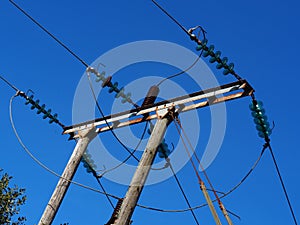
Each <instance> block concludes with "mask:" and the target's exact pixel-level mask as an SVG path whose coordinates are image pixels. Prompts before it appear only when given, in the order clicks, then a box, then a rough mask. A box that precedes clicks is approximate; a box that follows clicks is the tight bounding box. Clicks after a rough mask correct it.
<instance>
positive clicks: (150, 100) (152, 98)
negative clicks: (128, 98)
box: [142, 85, 159, 107]
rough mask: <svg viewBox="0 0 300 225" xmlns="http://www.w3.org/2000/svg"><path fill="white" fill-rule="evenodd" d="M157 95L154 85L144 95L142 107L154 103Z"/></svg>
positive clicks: (157, 91)
mask: <svg viewBox="0 0 300 225" xmlns="http://www.w3.org/2000/svg"><path fill="white" fill-rule="evenodd" d="M158 94H159V87H158V86H156V85H154V86H152V87H150V89H149V91H148V93H147V95H146V98H145V99H144V101H143V104H142V107H145V106H148V105H152V104H153V103H154V102H155V100H156V98H157V96H158Z"/></svg>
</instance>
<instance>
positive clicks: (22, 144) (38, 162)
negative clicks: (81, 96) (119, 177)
mask: <svg viewBox="0 0 300 225" xmlns="http://www.w3.org/2000/svg"><path fill="white" fill-rule="evenodd" d="M17 96H18V95H14V96H12V97H11V99H10V103H9V118H10V123H11V126H12V129H13V132H14V134H15V136H16V138H17V140H18V142H19V144H20V145H21V146H22V148H23V149H24V150H25V152H26V153H27V155H29V157H30V158H31V159H32V160H33V161H34V162H35V163H37V164H38V165H39V166H40V167H42V168H43V169H44V170H46V171H47V172H49V173H51V174H52V175H54V176H56V177H58V178H61V179H64V180H66V181H68V182H70V183H72V184H74V185H77V186H79V187H82V188H85V189H87V190H90V191H94V192H97V193H99V194H102V195H107V196H110V197H112V198H114V199H118V200H119V199H121V198H119V197H118V196H116V195H113V194H109V193H107V192H106V193H105V192H103V191H100V190H98V189H95V188H92V187H90V186H87V185H84V184H82V183H79V182H76V181H72V180H69V179H66V178H64V177H62V176H61V175H59V174H58V173H56V172H55V171H53V170H52V169H50V168H49V167H47V166H46V165H45V164H43V163H42V162H41V161H40V160H39V159H37V158H36V157H35V156H34V155H33V153H32V152H31V151H30V150H29V149H28V148H27V147H26V145H25V144H24V142H23V141H22V139H21V137H20V135H19V134H18V132H17V129H16V127H15V123H14V120H13V112H12V103H13V99H14V98H15V97H17Z"/></svg>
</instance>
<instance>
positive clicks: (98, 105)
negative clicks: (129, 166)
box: [87, 75, 140, 162]
mask: <svg viewBox="0 0 300 225" xmlns="http://www.w3.org/2000/svg"><path fill="white" fill-rule="evenodd" d="M87 77H88V81H89V86H90V89H91V91H92V95H93V99H94V101H95V103H96V106H97V109H98V110H99V112H100V114H101V116H102V117H103V118H104V121H105V123H106V125H107V126H108V127H110V125H109V124H108V122H107V120H106V119H105V115H104V112H103V110H102V109H101V107H100V104H99V102H98V101H97V97H96V94H95V90H94V88H93V85H92V81H91V78H90V76H89V75H88V76H87ZM109 130H110V132H111V133H112V135H113V136H114V137H115V139H116V140H117V141H118V142H119V144H120V145H121V146H122V147H123V148H124V149H125V150H126V151H127V152H128V153H129V154H130V155H131V156H132V157H133V158H134V159H135V160H136V161H137V162H139V161H140V160H139V159H138V158H137V157H136V156H135V155H134V154H133V152H131V151H130V150H129V149H128V147H127V146H126V145H125V144H124V143H123V142H122V141H121V140H120V139H119V138H118V136H117V135H116V133H115V132H114V131H113V129H109Z"/></svg>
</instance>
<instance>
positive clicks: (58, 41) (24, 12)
mask: <svg viewBox="0 0 300 225" xmlns="http://www.w3.org/2000/svg"><path fill="white" fill-rule="evenodd" d="M9 2H11V3H12V4H13V5H14V6H15V7H16V8H17V9H18V10H20V11H21V12H22V13H23V14H24V15H25V16H26V17H27V18H29V19H30V20H31V21H32V22H33V23H35V24H36V25H37V26H38V27H39V28H41V29H42V30H43V31H44V32H46V33H47V34H48V35H49V36H50V37H51V38H52V39H54V40H55V41H56V42H57V43H58V44H59V45H61V46H62V47H63V48H64V49H66V50H67V51H68V52H69V53H70V54H71V55H73V56H74V57H75V58H76V59H77V60H79V61H80V62H81V63H82V64H83V65H84V66H85V67H86V68H89V65H88V64H87V63H86V62H85V61H84V60H83V59H82V58H80V57H79V56H78V55H77V54H75V53H74V52H73V51H72V50H71V49H70V48H69V47H68V46H66V45H65V44H64V43H63V42H62V41H60V40H59V39H58V38H57V37H55V36H54V35H53V34H52V33H51V32H50V31H48V30H47V29H46V28H45V27H44V26H42V25H41V24H40V23H39V22H38V21H36V20H35V19H34V18H33V17H32V16H30V15H29V14H28V13H27V12H26V11H25V10H23V9H22V8H21V7H20V6H19V5H17V4H16V3H15V2H14V1H12V0H9ZM89 81H90V78H89ZM90 82H91V81H90ZM90 87H91V88H92V86H91V85H90ZM92 92H93V97H94V99H96V105H97V108H98V110H99V112H100V114H101V115H102V116H103V117H104V113H103V111H102V109H101V107H100V105H99V103H98V101H97V98H96V95H95V93H94V91H93V89H92ZM105 122H106V124H107V126H109V125H108V122H107V120H105ZM111 132H112V134H113V136H114V137H115V138H116V140H117V141H118V142H119V143H120V144H121V145H122V146H123V148H124V149H126V151H128V153H129V154H130V155H131V156H132V157H133V158H134V159H135V160H137V161H139V160H138V158H136V156H134V155H133V154H132V153H131V151H130V150H129V149H128V148H127V147H126V146H125V144H124V143H122V142H121V140H120V139H119V138H118V137H117V135H116V134H115V132H114V131H112V130H111Z"/></svg>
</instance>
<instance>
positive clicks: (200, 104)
mask: <svg viewBox="0 0 300 225" xmlns="http://www.w3.org/2000/svg"><path fill="white" fill-rule="evenodd" d="M253 92H254V89H253V88H252V87H251V85H250V84H249V83H248V82H247V81H246V80H239V81H237V82H234V83H230V84H225V85H222V86H219V87H215V88H210V89H207V90H202V91H198V92H195V93H191V94H189V95H185V96H180V97H176V98H173V99H169V100H165V101H161V102H158V103H155V104H150V105H147V106H145V107H140V108H135V109H132V110H128V111H125V112H119V113H116V114H112V115H108V116H105V117H103V118H96V119H95V120H91V121H86V122H83V123H80V124H73V125H71V126H68V127H64V132H63V133H64V134H69V135H70V136H71V139H72V138H74V139H79V142H83V143H82V148H84V149H81V150H80V153H81V155H80V157H79V155H78V158H76V160H75V162H77V165H76V166H75V169H73V174H72V176H70V178H69V180H71V179H72V177H73V175H74V173H75V170H76V168H77V166H78V164H79V161H80V159H81V157H82V154H83V152H84V151H85V149H86V147H87V145H88V143H89V142H90V141H91V140H92V139H93V137H94V136H95V135H96V134H100V133H103V132H107V131H109V130H112V129H119V128H121V127H125V126H131V125H134V124H139V123H143V122H145V121H150V120H154V119H157V122H156V124H155V126H154V129H153V131H152V133H151V136H150V138H149V141H148V144H147V146H146V149H145V151H144V153H143V155H142V158H141V160H140V162H139V165H138V167H137V170H136V172H135V174H134V176H133V178H132V181H131V184H130V186H129V188H128V190H127V193H126V196H125V198H124V199H123V200H122V199H120V200H119V202H118V203H117V206H116V208H115V211H114V213H113V215H112V217H111V219H110V220H109V222H108V223H107V225H129V224H130V222H131V217H132V215H133V212H134V209H135V207H136V204H137V202H138V200H139V197H140V195H141V192H142V190H143V188H144V185H145V182H146V180H147V177H148V174H149V171H150V169H151V165H152V164H153V161H154V158H155V156H156V153H157V147H158V146H159V144H161V141H162V139H163V137H164V135H165V132H166V129H167V127H168V125H169V123H170V122H171V121H172V119H173V118H174V116H176V115H177V114H179V113H184V112H188V111H191V110H195V109H199V108H204V107H208V106H210V105H213V104H218V103H221V102H227V101H232V100H235V99H239V98H243V97H246V96H250V95H251V94H252V93H253ZM88 131H89V132H90V134H89V132H88ZM83 132H85V133H83ZM84 134H85V135H84ZM79 142H78V144H79ZM78 144H77V145H78ZM83 145H85V146H84V147H83ZM76 148H77V147H76ZM77 151H78V150H77ZM74 152H76V149H75V150H74ZM70 160H71V159H70ZM71 164H72V163H71ZM68 165H69V163H68ZM66 170H68V169H67V168H66ZM66 170H65V171H66ZM64 173H65V172H64ZM63 181H64V183H65V185H69V182H67V181H66V179H63V180H62V181H61V182H63ZM57 186H58V187H57V188H58V189H60V188H59V186H60V185H59V184H58V185H57ZM66 191H67V188H65V189H64V194H65V192H66ZM56 192H58V191H55V192H54V193H53V196H52V198H54V199H57V200H56V201H57V202H56V204H54V203H53V201H54V200H53V201H52V200H50V201H49V204H48V206H47V208H48V211H49V212H50V213H52V215H51V217H50V216H43V217H42V219H41V221H40V223H39V224H38V225H49V224H51V222H52V220H53V219H54V216H55V213H56V211H57V209H58V207H59V204H58V201H60V202H61V201H62V198H63V196H61V197H60V198H57V197H55V195H57V194H56ZM52 198H51V199H52ZM54 207H55V208H54ZM47 208H46V210H45V213H44V214H46V211H47ZM54 209H55V210H54ZM43 218H51V220H50V219H48V220H47V221H46V220H44V219H43Z"/></svg>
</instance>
